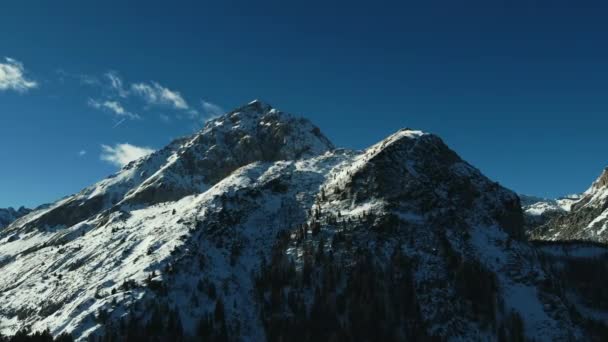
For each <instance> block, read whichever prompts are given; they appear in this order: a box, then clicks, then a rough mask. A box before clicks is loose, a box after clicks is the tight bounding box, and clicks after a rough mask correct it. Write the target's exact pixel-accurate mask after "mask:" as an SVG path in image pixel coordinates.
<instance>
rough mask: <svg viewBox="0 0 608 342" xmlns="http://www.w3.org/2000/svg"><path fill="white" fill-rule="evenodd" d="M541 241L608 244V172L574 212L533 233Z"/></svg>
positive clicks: (588, 191)
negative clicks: (579, 241) (578, 241)
mask: <svg viewBox="0 0 608 342" xmlns="http://www.w3.org/2000/svg"><path fill="white" fill-rule="evenodd" d="M531 236H532V237H533V239H537V240H554V241H559V240H585V241H592V242H603V243H605V242H608V169H606V170H604V171H603V173H602V175H600V177H599V178H598V179H597V180H596V181H595V182H593V184H592V185H591V187H590V188H589V189H588V190H587V191H585V192H584V193H583V194H582V195H581V197H580V199H578V200H577V201H576V202H574V203H571V204H570V210H569V211H567V212H566V213H564V214H563V215H557V216H556V217H553V218H551V219H550V220H548V221H547V222H546V223H545V224H543V225H541V226H539V227H538V228H536V229H534V230H533V231H532V234H531Z"/></svg>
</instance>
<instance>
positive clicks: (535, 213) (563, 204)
mask: <svg viewBox="0 0 608 342" xmlns="http://www.w3.org/2000/svg"><path fill="white" fill-rule="evenodd" d="M581 197H582V196H581V195H577V194H573V195H568V196H564V197H560V198H557V199H551V198H543V197H537V196H529V195H521V194H520V195H519V198H520V200H521V206H522V209H523V210H524V215H525V219H526V227H527V229H526V230H527V231H531V230H534V229H535V228H537V227H538V226H541V225H543V224H545V223H547V221H549V220H550V219H552V218H554V217H556V216H559V215H561V214H564V213H567V212H569V211H570V210H571V208H572V205H574V204H575V203H576V202H578V201H579V200H580V199H581Z"/></svg>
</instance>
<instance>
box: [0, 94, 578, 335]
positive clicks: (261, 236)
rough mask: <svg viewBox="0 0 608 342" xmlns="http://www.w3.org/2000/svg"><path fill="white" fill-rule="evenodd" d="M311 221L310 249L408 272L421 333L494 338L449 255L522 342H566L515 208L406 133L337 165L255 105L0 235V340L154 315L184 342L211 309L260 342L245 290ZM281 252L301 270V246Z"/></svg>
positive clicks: (343, 153) (315, 141) (301, 126)
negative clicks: (399, 261) (398, 260)
mask: <svg viewBox="0 0 608 342" xmlns="http://www.w3.org/2000/svg"><path fill="white" fill-rule="evenodd" d="M316 216H319V217H320V221H321V223H322V227H321V231H322V234H321V235H322V236H323V235H327V236H328V237H330V236H332V235H335V234H337V233H338V232H342V231H347V232H348V233H349V234H352V236H353V239H354V242H355V243H356V244H357V245H358V246H359V247H361V248H364V249H366V250H369V251H373V254H374V256H375V258H377V260H378V261H380V262H381V261H386V258H388V257H389V255H388V254H389V253H390V252H389V251H391V250H393V248H394V247H398V248H399V249H402V250H403V251H404V253H405V254H407V255H408V257H411V258H412V259H414V260H417V265H418V266H417V267H416V270H415V277H414V280H415V288H416V292H417V294H418V297H419V300H420V302H421V304H422V305H421V311H422V317H423V318H424V320H425V322H426V324H427V325H428V330H429V333H432V334H434V335H437V336H441V337H444V338H449V339H452V340H459V339H461V340H463V339H464V340H471V339H473V340H480V339H492V338H494V337H495V332H493V331H491V330H489V329H488V328H487V327H486V326H485V325H484V324H482V323H480V322H478V321H476V320H475V319H474V317H473V316H471V313H470V310H469V309H467V305H468V304H467V302H466V301H464V300H463V299H462V298H461V296H459V293H458V286H456V285H455V284H454V280H453V279H452V278H451V276H450V274H451V273H450V272H452V271H453V270H450V269H449V268H450V267H449V262H448V261H446V260H447V259H449V258H447V255H448V253H452V254H457V255H458V256H459V257H458V258H459V260H461V261H462V262H465V261H470V262H475V263H482V264H483V265H484V267H485V268H487V269H488V270H489V272H491V273H492V274H495V275H496V277H497V278H498V285H499V292H498V296H499V298H500V299H501V300H504V301H505V303H506V305H507V306H508V308H509V309H513V310H515V311H517V312H519V313H520V314H521V316H522V317H523V318H524V319H525V320H526V324H527V326H526V334H527V335H528V337H530V338H535V339H537V340H565V339H566V337H567V336H580V331H579V329H578V327H577V326H575V325H574V324H573V323H572V322H571V320H570V317H569V314H568V312H567V311H565V310H564V309H563V308H564V304H563V302H562V300H561V299H560V298H556V296H554V295H552V294H549V293H545V291H543V290H542V289H541V288H540V286H539V284H540V282H542V281H543V279H545V278H546V277H548V275H547V274H545V272H544V271H543V270H542V269H541V267H540V266H539V263H538V260H537V257H536V254H535V251H534V250H533V249H532V248H531V247H530V246H529V245H528V244H527V243H525V242H524V241H522V239H523V231H522V229H523V218H522V212H521V208H520V203H519V199H518V197H517V196H516V195H515V194H513V193H512V192H510V191H508V190H506V189H504V188H502V187H500V186H499V185H498V184H497V183H495V182H492V181H490V180H488V179H487V178H486V177H485V176H483V175H482V174H481V173H480V172H479V171H478V170H477V169H475V168H474V167H472V166H471V165H469V164H468V163H466V162H464V161H463V160H461V159H460V157H459V156H458V155H457V154H456V153H455V152H453V151H452V150H450V149H449V148H448V147H447V146H445V144H444V143H443V142H442V141H441V139H440V138H438V137H436V136H434V135H432V134H426V133H423V132H420V131H414V130H409V129H404V130H400V131H398V132H397V133H395V134H393V135H391V136H390V137H388V138H387V139H385V140H383V141H381V142H379V143H378V144H376V145H374V146H372V147H370V148H368V149H366V150H365V151H362V152H353V151H348V150H341V149H338V150H336V149H334V148H333V145H332V144H331V142H329V141H328V140H327V138H325V137H324V136H323V135H322V134H321V133H320V131H319V130H318V128H316V127H315V126H314V125H312V124H311V123H310V122H308V121H306V120H304V119H299V118H296V117H294V116H292V115H289V114H286V113H283V112H281V111H279V110H276V109H274V108H272V107H270V106H269V105H267V104H264V103H261V102H259V101H254V102H251V103H250V104H248V105H245V106H243V107H241V108H239V109H237V110H235V111H233V112H230V113H228V114H226V115H224V116H222V117H220V118H217V119H214V120H211V121H209V122H208V123H207V124H206V125H205V127H204V128H203V130H202V131H201V132H199V133H197V134H195V135H193V136H192V137H187V138H182V139H179V140H176V141H174V142H173V143H171V144H170V145H169V146H167V147H166V148H164V149H162V150H160V151H157V152H155V153H154V154H152V155H150V156H147V157H144V158H142V159H140V160H138V161H135V162H133V163H131V164H129V165H127V166H126V167H125V168H123V170H121V171H120V172H118V173H117V174H115V175H113V176H111V177H109V178H108V179H105V180H103V181H101V182H99V183H97V184H95V185H93V186H91V187H89V188H87V189H84V190H83V191H82V192H80V193H78V194H76V195H73V196H70V197H68V198H65V199H62V200H60V201H58V202H57V203H55V204H53V205H51V206H49V207H47V208H42V209H39V210H36V211H34V212H32V213H30V214H29V215H26V216H24V217H22V218H21V219H18V220H17V221H15V222H14V223H12V224H11V225H10V226H9V227H7V228H6V229H5V230H3V231H2V232H0V271H1V274H2V277H0V332H1V333H4V334H10V333H14V332H15V331H17V330H18V329H20V328H22V327H24V326H28V325H29V326H31V327H32V329H33V330H42V329H46V328H49V329H50V330H51V332H52V333H53V334H59V333H61V332H70V333H72V334H73V335H74V336H75V337H76V338H77V339H80V340H82V339H86V338H87V337H88V336H96V335H100V334H103V333H104V330H105V329H106V328H108V327H112V323H113V322H118V320H119V319H121V318H125V317H127V316H129V317H137V318H138V319H140V320H143V321H145V320H146V319H148V318H150V315H151V313H150V311H151V309H150V308H151V307H153V305H154V304H158V303H164V304H167V305H168V306H170V307H171V308H174V309H176V310H178V311H179V314H180V317H181V321H182V323H183V325H184V328H185V330H186V332H187V333H190V334H191V333H193V332H194V330H195V325H196V323H197V320H198V319H199V318H200V317H201V316H204V315H205V314H208V313H210V312H212V310H213V308H214V305H215V302H216V297H218V298H222V300H223V302H224V303H225V308H226V317H227V321H228V322H229V325H230V327H231V329H232V331H237V328H238V338H239V339H240V340H244V341H259V340H264V339H265V338H266V337H267V336H266V331H265V329H264V325H263V324H262V322H261V318H260V314H259V313H260V310H261V307H260V306H261V304H260V303H259V302H258V301H257V300H256V296H255V295H254V292H255V291H256V288H255V284H254V277H253V276H254V275H255V274H257V273H258V272H261V271H264V270H262V269H261V265H263V263H264V262H265V261H267V260H270V259H271V253H272V251H273V246H274V245H275V243H276V242H277V236H278V234H279V233H280V232H285V231H289V232H291V231H292V230H293V229H294V228H295V227H301V226H302V225H304V224H306V225H309V226H310V225H313V224H316V223H317V219H316V218H315V217H316ZM336 216H340V217H341V222H342V223H341V224H339V223H338V222H337V221H335V219H334V218H335V217H336ZM344 222H348V225H347V227H344V225H346V224H345V223H344ZM292 237H293V235H292ZM446 241H447V242H446ZM442 246H443V247H442ZM449 251H451V252H449ZM335 252H336V255H344V257H345V258H352V259H353V260H354V259H355V257H356V255H353V254H352V252H351V251H350V250H349V249H347V248H344V249H337V250H336V251H335ZM285 253H287V254H288V255H290V256H291V257H292V258H293V259H294V261H295V262H296V263H297V264H298V265H299V266H300V269H301V267H302V259H301V258H302V256H303V253H304V251H303V250H302V247H301V246H299V245H298V244H297V243H295V242H294V243H293V245H291V246H290V248H289V249H287V250H286V252H285ZM346 271H347V270H345V272H346ZM210 288H214V289H217V293H215V292H216V291H215V290H214V291H210V290H209V289H210ZM102 313H104V314H103V315H102ZM106 316H107V317H106ZM101 317H106V318H104V319H103V320H102V318H101ZM502 320H503V317H502V316H501V314H499V315H498V316H497V318H496V322H495V323H497V324H499V323H500V322H502Z"/></svg>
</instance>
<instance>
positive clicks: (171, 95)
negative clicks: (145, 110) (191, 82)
mask: <svg viewBox="0 0 608 342" xmlns="http://www.w3.org/2000/svg"><path fill="white" fill-rule="evenodd" d="M131 91H132V92H133V93H134V94H135V95H138V96H140V97H141V98H142V99H143V100H144V101H146V103H147V104H149V105H168V106H171V107H173V108H175V109H188V108H189V106H188V103H187V102H186V100H184V98H183V97H182V95H181V94H180V93H179V92H177V91H174V90H171V89H169V88H166V87H163V86H161V85H160V84H158V83H156V82H151V83H134V84H132V85H131Z"/></svg>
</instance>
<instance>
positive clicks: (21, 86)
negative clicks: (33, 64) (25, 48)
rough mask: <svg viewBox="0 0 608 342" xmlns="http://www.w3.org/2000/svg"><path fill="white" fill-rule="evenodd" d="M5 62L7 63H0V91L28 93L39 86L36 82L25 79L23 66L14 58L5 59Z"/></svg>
mask: <svg viewBox="0 0 608 342" xmlns="http://www.w3.org/2000/svg"><path fill="white" fill-rule="evenodd" d="M4 60H5V62H6V63H0V91H1V90H15V91H18V92H26V91H28V90H30V89H32V88H36V87H37V86H38V83H37V82H36V81H32V80H29V79H27V78H26V77H25V69H24V68H23V64H21V63H20V62H18V61H17V60H14V59H12V58H5V59H4Z"/></svg>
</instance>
